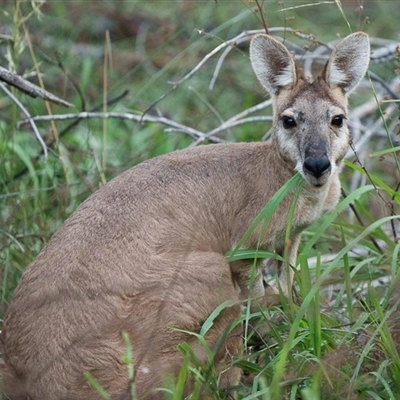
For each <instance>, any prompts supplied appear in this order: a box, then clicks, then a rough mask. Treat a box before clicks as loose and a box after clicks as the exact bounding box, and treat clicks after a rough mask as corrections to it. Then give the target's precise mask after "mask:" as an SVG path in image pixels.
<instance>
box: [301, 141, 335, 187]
mask: <svg viewBox="0 0 400 400" xmlns="http://www.w3.org/2000/svg"><path fill="white" fill-rule="evenodd" d="M326 148H327V146H326V143H325V141H324V140H320V141H319V143H318V144H317V145H316V146H309V147H307V148H306V151H305V158H304V163H303V171H304V173H305V174H307V175H310V176H311V177H312V178H315V179H312V183H313V184H315V185H317V186H319V185H323V184H324V183H325V182H326V178H327V177H328V176H329V173H330V171H331V169H332V165H331V162H330V160H329V157H328V156H327V154H326Z"/></svg>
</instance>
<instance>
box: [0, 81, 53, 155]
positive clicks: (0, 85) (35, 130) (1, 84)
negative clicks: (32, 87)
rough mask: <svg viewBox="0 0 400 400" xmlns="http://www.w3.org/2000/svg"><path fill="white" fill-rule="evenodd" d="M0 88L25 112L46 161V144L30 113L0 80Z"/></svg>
mask: <svg viewBox="0 0 400 400" xmlns="http://www.w3.org/2000/svg"><path fill="white" fill-rule="evenodd" d="M0 89H2V90H3V92H4V93H5V94H6V95H7V96H8V97H9V98H10V99H11V101H13V102H14V103H15V104H16V106H17V107H18V108H19V109H20V110H21V111H22V112H23V113H24V114H25V116H26V118H27V120H26V121H27V122H28V123H29V124H30V126H31V127H32V130H33V132H34V134H35V137H36V139H37V141H38V142H39V143H40V145H41V146H42V149H43V154H44V160H45V162H47V146H46V143H45V142H44V141H43V139H42V136H41V135H40V133H39V130H38V128H37V127H36V124H35V122H34V120H33V119H32V117H31V115H30V114H29V112H28V110H27V109H26V108H25V107H24V106H23V104H22V103H21V102H20V101H19V100H18V99H17V98H16V97H15V96H14V95H13V94H12V93H11V92H10V91H9V90H8V89H7V87H6V85H4V83H3V82H0Z"/></svg>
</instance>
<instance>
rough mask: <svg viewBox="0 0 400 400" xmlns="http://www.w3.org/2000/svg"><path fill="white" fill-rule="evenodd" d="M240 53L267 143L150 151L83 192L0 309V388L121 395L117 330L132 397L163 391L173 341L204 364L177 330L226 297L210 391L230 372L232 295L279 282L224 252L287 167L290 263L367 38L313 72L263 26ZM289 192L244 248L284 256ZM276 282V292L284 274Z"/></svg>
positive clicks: (322, 193)
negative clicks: (267, 106)
mask: <svg viewBox="0 0 400 400" xmlns="http://www.w3.org/2000/svg"><path fill="white" fill-rule="evenodd" d="M250 57H251V63H252V65H253V68H254V71H255V73H256V75H257V77H258V79H259V80H260V82H261V84H262V85H263V86H264V88H265V89H266V90H267V91H269V93H270V94H271V96H272V98H273V100H274V123H273V133H272V138H271V140H270V141H268V142H265V143H242V144H221V145H209V146H201V147H197V148H191V149H187V150H183V151H177V152H174V153H171V154H168V155H164V156H161V157H158V158H154V159H152V160H149V161H146V162H144V163H142V164H139V165H138V166H136V167H134V168H132V169H130V170H128V171H126V172H125V173H123V174H121V175H120V176H118V177H117V178H115V179H114V180H112V181H111V182H109V183H108V184H107V185H105V186H104V187H103V188H102V189H100V190H99V191H98V192H96V193H95V194H93V195H92V196H91V197H89V198H88V199H87V200H86V201H85V202H84V203H83V204H82V205H81V206H80V207H79V208H78V209H77V210H76V211H75V212H74V213H73V214H72V215H71V217H70V218H69V219H67V221H65V223H64V224H63V226H62V227H61V228H60V229H59V230H58V231H57V233H55V234H54V236H53V237H52V239H51V240H50V241H49V243H48V244H47V245H46V246H45V247H44V249H43V250H42V252H41V253H40V254H39V255H38V257H37V258H36V259H35V260H34V261H33V262H32V263H31V264H30V265H29V266H28V267H27V269H26V271H25V272H24V274H23V275H22V277H21V280H20V282H19V284H18V287H17V289H16V290H15V293H14V296H13V300H12V302H11V304H10V305H9V307H8V310H7V313H6V316H5V320H4V329H3V332H2V333H1V351H2V356H3V361H4V362H3V364H2V365H1V372H2V376H3V381H4V391H5V394H6V396H7V397H6V398H7V399H12V400H17V399H18V400H20V399H26V398H30V399H35V400H58V399H60V400H75V399H76V400H78V399H86V400H91V399H100V398H101V396H100V395H99V394H98V393H97V392H96V391H95V390H94V389H93V388H92V387H91V386H90V384H89V382H88V379H87V377H88V375H90V376H91V377H93V378H94V379H95V380H96V381H97V382H98V384H99V385H100V386H102V388H103V389H104V390H105V391H106V392H107V393H108V394H109V395H110V398H112V399H121V400H122V399H129V398H130V395H129V390H130V389H129V388H130V385H131V383H132V382H130V380H129V374H128V368H127V365H126V364H125V361H124V360H125V359H126V357H125V355H126V352H127V349H126V340H125V339H126V337H128V339H129V342H130V344H131V346H132V347H133V360H132V361H133V364H134V370H135V371H134V380H135V382H134V383H135V386H136V390H137V397H138V399H139V400H146V399H154V400H156V399H162V398H163V394H162V392H161V391H160V390H158V388H159V387H164V386H165V387H168V386H173V383H174V381H175V379H176V377H177V375H178V374H179V371H180V367H181V364H182V360H183V357H182V355H181V354H180V353H179V352H178V351H177V347H178V345H179V344H180V343H182V342H186V343H187V344H188V345H189V346H190V347H191V348H192V351H193V357H194V358H195V359H196V360H197V362H198V363H200V364H203V365H206V363H207V360H208V356H207V352H206V351H205V349H204V346H203V345H202V344H201V342H200V341H198V339H197V337H196V335H191V334H188V333H187V332H194V333H197V334H198V333H199V332H200V331H201V328H202V325H203V323H204V321H206V320H207V318H208V317H209V316H210V315H211V313H213V311H214V310H215V309H216V308H217V307H218V306H219V305H221V304H222V303H224V302H226V301H229V304H231V306H230V307H225V308H223V309H222V311H221V312H220V313H219V314H218V316H217V317H216V318H215V320H214V323H213V325H212V327H211V328H210V329H209V330H208V331H207V333H206V334H205V340H206V342H207V343H208V346H210V348H212V349H213V351H214V352H215V356H214V363H215V370H216V371H217V373H218V374H220V377H219V378H220V379H219V384H220V386H221V388H224V387H231V386H235V385H236V384H237V383H238V381H239V379H240V370H239V369H238V368H236V367H232V366H231V367H230V368H228V367H227V366H228V365H230V362H231V357H232V356H234V355H236V354H239V353H240V349H241V346H242V339H241V335H242V332H241V329H242V328H241V326H240V324H236V325H232V322H234V321H235V320H237V319H238V318H240V316H241V307H240V303H241V301H242V300H243V299H247V298H248V297H249V296H251V298H252V304H253V307H254V308H256V307H259V306H260V307H265V306H267V305H268V304H271V303H272V302H274V301H276V296H275V295H276V293H277V290H276V288H274V287H269V288H268V287H266V285H265V283H264V281H263V271H262V266H261V265H260V266H258V267H257V270H256V273H255V279H254V274H253V273H252V268H253V262H252V261H251V262H247V261H246V262H245V261H235V262H229V260H227V258H226V256H225V255H226V253H227V252H228V251H230V250H232V249H234V248H235V246H236V245H237V243H238V242H239V241H240V240H241V238H242V236H243V234H244V233H245V231H246V230H247V228H248V227H249V226H250V224H251V223H252V221H253V220H254V218H255V217H256V216H257V215H258V213H259V212H260V210H261V209H262V207H263V206H264V205H265V204H266V203H267V202H268V201H269V200H270V199H271V197H272V196H273V195H274V194H275V193H276V192H277V191H278V190H279V188H280V187H282V186H283V185H284V184H285V183H286V182H287V181H288V180H289V179H290V178H291V177H292V176H293V175H294V174H295V173H296V172H298V173H300V174H301V176H302V177H303V181H304V182H303V188H302V191H301V193H300V196H299V198H298V202H297V204H296V209H295V213H294V218H293V220H292V221H291V228H292V229H291V232H290V238H289V239H290V240H289V261H290V263H291V264H292V265H293V266H295V263H296V253H297V247H298V244H299V241H300V235H301V231H302V230H303V229H304V228H306V227H307V226H308V225H310V224H311V223H313V222H314V221H316V220H317V219H318V218H319V217H320V216H321V215H322V214H323V213H324V212H326V211H329V210H331V209H333V208H334V207H335V205H336V203H337V201H338V198H339V193H340V183H339V178H338V174H339V172H340V169H341V162H342V159H343V157H344V156H345V154H346V151H347V150H348V143H349V137H350V136H349V131H348V127H347V96H348V94H349V93H350V92H351V91H352V90H353V89H354V88H355V86H356V85H357V84H358V83H359V81H360V80H361V78H362V76H363V75H364V73H365V71H366V69H367V66H368V59H369V44H368V37H367V36H366V35H365V34H363V33H356V34H353V35H350V36H348V37H347V38H345V39H344V40H343V41H341V42H340V43H339V44H338V45H337V46H336V48H335V49H334V51H333V52H332V55H331V57H330V59H329V61H328V63H327V65H326V66H325V68H324V69H323V71H322V73H321V74H320V76H319V77H317V78H316V79H315V80H308V79H305V78H303V77H301V76H300V75H299V72H298V71H297V69H296V66H295V63H294V61H293V58H292V56H291V54H290V53H289V52H288V51H287V50H286V48H285V47H284V46H283V45H282V44H281V43H280V42H279V41H277V40H276V39H274V38H272V37H270V36H266V35H258V36H256V37H255V38H254V39H253V40H252V42H251V47H250ZM290 203H291V196H288V197H287V198H285V199H284V201H283V202H282V203H281V204H280V205H279V207H278V209H277V210H276V212H275V213H274V215H273V216H271V220H270V223H269V224H268V226H267V227H265V226H260V227H257V228H256V229H255V230H254V232H253V233H252V234H251V235H250V237H249V238H248V239H247V241H246V242H245V244H244V247H247V248H252V247H253V248H254V247H256V246H258V247H259V248H261V249H268V250H274V251H276V252H277V253H279V254H282V255H283V254H284V252H285V251H284V250H285V245H286V240H285V239H286V227H287V219H288V214H289V208H290ZM280 279H281V285H282V287H283V289H285V290H290V288H291V282H292V276H291V274H287V273H285V272H282V274H281V276H280ZM250 282H252V285H250ZM232 326H234V327H233V328H232ZM124 335H125V336H124ZM124 337H125V339H124ZM204 370H205V371H207V369H206V368H205V369H204ZM205 373H206V372H205ZM205 379H206V380H207V379H208V378H207V376H206V377H205ZM191 384H192V383H191V381H190V380H189V381H188V383H187V387H186V392H185V393H190V390H191ZM206 398H207V395H206V394H204V395H202V399H206Z"/></svg>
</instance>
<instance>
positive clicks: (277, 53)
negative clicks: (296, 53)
mask: <svg viewBox="0 0 400 400" xmlns="http://www.w3.org/2000/svg"><path fill="white" fill-rule="evenodd" d="M250 60H251V65H252V66H253V70H254V72H255V73H256V76H257V78H258V80H259V81H260V82H261V84H262V85H263V86H264V88H265V89H267V90H268V92H270V93H271V94H277V93H278V92H279V90H280V89H281V88H291V87H293V86H294V85H295V84H296V82H297V72H296V65H295V63H294V61H293V58H292V56H291V54H290V53H289V52H288V51H287V49H286V47H285V46H284V45H283V44H282V43H280V42H279V41H278V40H276V39H274V38H273V37H272V36H269V35H262V34H260V35H256V36H254V38H253V39H252V41H251V43H250Z"/></svg>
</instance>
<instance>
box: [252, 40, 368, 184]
mask: <svg viewBox="0 0 400 400" xmlns="http://www.w3.org/2000/svg"><path fill="white" fill-rule="evenodd" d="M250 59H251V63H252V66H253V69H254V71H255V73H256V75H257V78H258V79H259V81H260V82H261V84H262V85H263V87H264V88H265V89H266V90H268V92H269V93H270V94H271V96H272V98H273V102H274V133H273V135H274V136H273V137H274V140H276V141H277V149H278V151H279V152H280V154H281V156H282V157H283V159H284V160H285V161H286V162H287V163H288V164H289V165H290V166H292V167H293V168H294V169H295V170H297V171H298V172H299V173H300V174H301V175H302V176H303V177H304V179H305V180H306V181H308V182H309V183H310V184H312V185H313V186H317V187H318V186H323V185H325V184H326V183H327V182H329V180H330V178H331V177H332V176H334V175H336V174H337V172H338V171H339V169H340V166H341V161H342V160H343V158H344V156H345V155H346V152H347V150H348V146H349V140H350V134H349V130H348V126H347V119H346V117H347V97H348V95H349V93H350V92H351V91H352V90H353V89H354V88H355V87H356V86H357V85H358V83H359V82H360V81H361V79H362V78H363V76H364V74H365V72H366V70H367V68H368V63H369V39H368V36H367V35H366V34H365V33H362V32H357V33H354V34H352V35H349V36H347V37H346V38H345V39H343V40H342V41H341V42H339V43H338V44H337V45H336V47H335V48H334V50H333V51H332V54H331V56H330V58H329V60H328V62H327V64H326V65H325V68H324V69H323V71H322V72H321V73H320V75H319V76H318V77H317V78H316V79H315V80H313V81H311V80H307V79H305V78H303V77H302V76H299V73H298V70H297V68H296V65H295V63H294V60H293V58H292V56H291V54H290V53H289V52H288V50H287V49H286V48H285V47H284V46H283V45H282V44H281V43H280V42H279V41H277V40H276V39H274V38H273V37H271V36H268V35H257V36H255V37H254V38H253V39H252V41H251V44H250Z"/></svg>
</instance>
